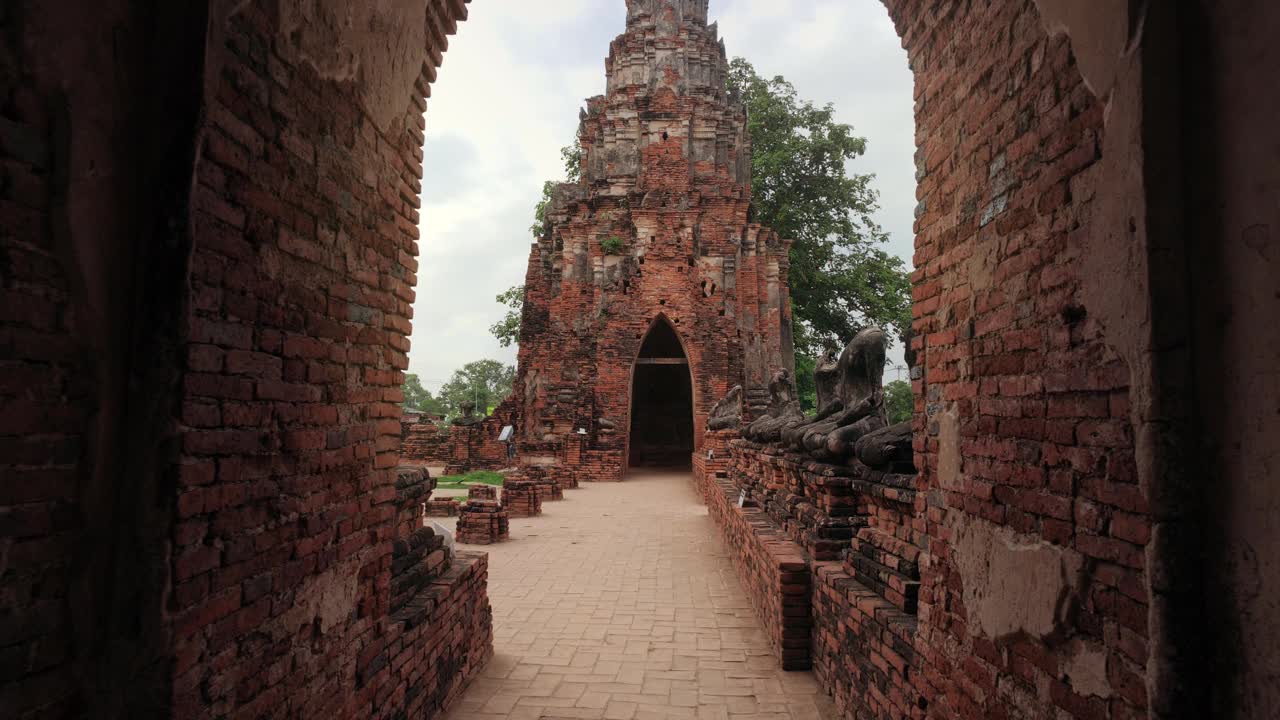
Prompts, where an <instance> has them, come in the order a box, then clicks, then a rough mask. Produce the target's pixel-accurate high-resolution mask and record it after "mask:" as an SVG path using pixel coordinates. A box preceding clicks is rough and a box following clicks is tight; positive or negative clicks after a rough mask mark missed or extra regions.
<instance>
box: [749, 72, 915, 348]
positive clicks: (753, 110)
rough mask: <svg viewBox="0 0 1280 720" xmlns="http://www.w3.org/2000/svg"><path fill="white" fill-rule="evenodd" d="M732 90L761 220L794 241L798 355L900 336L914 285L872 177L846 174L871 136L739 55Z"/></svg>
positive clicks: (908, 315)
mask: <svg viewBox="0 0 1280 720" xmlns="http://www.w3.org/2000/svg"><path fill="white" fill-rule="evenodd" d="M728 85H729V88H730V90H731V91H735V92H737V93H739V94H740V95H741V97H742V98H743V101H744V102H745V103H746V105H747V112H748V130H749V131H750V133H751V144H752V153H751V166H752V173H751V175H752V207H753V208H754V210H755V220H756V222H759V223H760V224H762V225H765V226H767V227H770V228H772V229H773V230H774V231H775V232H777V233H778V234H779V235H781V236H782V237H784V238H790V239H791V240H793V241H794V244H793V245H792V247H791V303H792V308H793V313H794V316H795V339H796V350H797V352H798V353H799V354H801V355H804V356H808V357H816V356H817V355H818V354H819V353H820V352H821V351H822V350H823V349H839V348H840V347H841V345H842V344H843V343H844V342H847V341H848V340H849V339H850V338H852V337H853V336H854V335H855V334H857V331H858V330H859V329H861V327H863V326H865V325H867V324H878V325H880V326H882V327H884V328H885V329H886V330H887V331H889V332H890V334H891V335H894V334H896V335H898V336H901V335H902V334H903V333H904V332H905V331H906V329H907V328H908V327H909V326H910V323H911V301H910V290H911V284H910V281H909V279H908V277H907V273H906V270H905V268H904V267H903V263H902V261H901V260H900V259H898V258H896V257H894V256H892V255H890V254H888V253H887V252H885V251H884V250H883V249H881V248H880V247H878V246H879V245H881V244H883V243H884V242H885V240H886V239H887V238H888V236H887V235H886V234H885V232H884V231H883V230H882V229H881V228H880V226H879V225H877V224H876V223H875V221H874V220H873V219H872V217H871V215H872V213H873V212H875V210H876V209H877V207H878V206H877V201H878V193H877V192H876V190H875V189H874V188H873V187H872V185H871V183H872V180H873V179H874V176H873V175H858V174H850V173H849V172H848V169H847V166H848V163H849V162H850V161H852V160H854V159H856V158H858V157H860V156H862V154H863V153H865V152H866V148H867V141H866V138H862V137H858V136H856V135H854V133H853V128H852V127H851V126H849V125H846V124H843V123H837V122H835V120H834V116H835V108H834V107H833V106H832V105H831V104H827V105H825V106H823V107H817V106H815V105H814V104H813V103H812V102H810V101H807V100H801V99H800V97H799V96H798V94H797V93H796V89H795V87H794V86H793V85H792V84H791V83H789V82H787V80H786V79H785V78H783V77H782V76H776V77H774V78H772V79H765V78H762V77H761V76H760V75H759V74H758V73H757V72H756V70H755V68H754V67H752V65H751V63H749V62H747V61H746V60H744V59H742V58H734V60H733V61H732V62H731V63H730V66H729V77H728Z"/></svg>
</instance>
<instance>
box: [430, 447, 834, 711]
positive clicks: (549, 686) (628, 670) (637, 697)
mask: <svg viewBox="0 0 1280 720" xmlns="http://www.w3.org/2000/svg"><path fill="white" fill-rule="evenodd" d="M565 498H566V499H565V500H564V501H562V502H554V503H547V504H546V505H545V506H544V508H543V509H544V512H543V515H542V516H541V517H536V518H528V519H512V521H511V541H510V542H508V543H504V544H502V545H493V546H489V547H488V548H484V549H485V550H486V551H487V552H488V553H489V597H490V598H491V601H492V603H493V610H494V635H495V655H494V658H493V660H492V661H490V663H489V665H488V667H487V668H486V669H485V670H484V672H483V673H482V675H481V677H479V678H478V679H477V680H476V681H475V682H474V683H473V684H472V685H471V687H470V688H468V690H467V692H466V693H465V694H464V696H463V697H462V699H461V701H460V702H459V704H458V706H457V707H455V709H454V710H453V712H452V713H451V714H450V715H449V716H448V717H449V719H450V720H469V719H471V718H475V719H477V720H483V719H485V718H510V719H512V720H515V719H519V720H560V719H561V718H605V719H607V720H628V719H630V718H635V719H636V720H644V719H648V718H654V719H657V718H699V719H702V720H710V719H712V718H717V719H724V720H728V719H730V718H732V719H733V720H766V719H768V720H791V719H795V720H801V719H804V720H817V719H821V718H828V717H832V713H831V710H830V706H829V704H828V702H827V699H826V698H825V696H823V695H822V694H821V691H820V690H819V688H818V685H817V682H816V681H815V680H814V678H813V675H812V674H811V673H808V672H783V671H782V670H780V669H778V665H777V662H776V661H775V660H774V658H773V656H772V654H771V653H770V651H769V647H768V644H767V641H766V639H765V636H764V634H763V632H762V631H761V629H760V626H759V623H758V622H757V621H756V618H755V615H754V614H753V612H752V610H751V605H750V602H749V601H748V600H747V597H746V595H745V594H744V593H743V590H742V587H741V585H739V583H738V578H737V576H736V575H735V574H734V570H733V566H732V565H731V564H730V562H729V559H728V557H727V556H726V552H725V548H724V545H723V543H722V542H721V541H720V538H719V535H718V534H717V532H716V529H715V526H714V525H713V524H712V521H711V519H710V518H709V517H708V516H707V511H706V508H705V507H704V506H703V505H702V503H701V501H700V500H699V499H698V498H697V497H696V496H695V495H694V493H693V490H692V488H691V486H690V482H689V474H688V473H687V472H683V473H645V474H639V475H632V476H630V477H629V478H628V479H627V481H626V482H624V483H621V484H612V483H606V484H588V485H585V486H584V487H582V488H580V489H577V490H571V491H569V492H566V493H565ZM476 549H478V548H476Z"/></svg>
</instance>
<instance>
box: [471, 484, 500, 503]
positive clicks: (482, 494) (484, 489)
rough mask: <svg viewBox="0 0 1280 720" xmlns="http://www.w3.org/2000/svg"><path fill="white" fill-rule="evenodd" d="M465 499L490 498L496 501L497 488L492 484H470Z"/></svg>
mask: <svg viewBox="0 0 1280 720" xmlns="http://www.w3.org/2000/svg"><path fill="white" fill-rule="evenodd" d="M467 499H469V500H492V501H493V502H497V501H498V488H496V487H494V486H492V485H472V486H471V487H470V488H468V489H467Z"/></svg>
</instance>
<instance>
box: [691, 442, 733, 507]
mask: <svg viewBox="0 0 1280 720" xmlns="http://www.w3.org/2000/svg"><path fill="white" fill-rule="evenodd" d="M738 437H739V433H738V431H737V430H735V429H728V430H704V431H703V433H702V445H701V447H699V449H697V450H695V451H694V453H693V478H692V480H693V484H694V487H695V488H696V489H697V491H698V494H699V495H701V496H702V499H703V501H704V502H706V501H707V493H708V492H711V490H712V489H713V488H714V487H715V484H716V480H717V479H719V478H724V477H727V476H728V470H729V443H731V442H732V441H734V440H736V439H737V438H738Z"/></svg>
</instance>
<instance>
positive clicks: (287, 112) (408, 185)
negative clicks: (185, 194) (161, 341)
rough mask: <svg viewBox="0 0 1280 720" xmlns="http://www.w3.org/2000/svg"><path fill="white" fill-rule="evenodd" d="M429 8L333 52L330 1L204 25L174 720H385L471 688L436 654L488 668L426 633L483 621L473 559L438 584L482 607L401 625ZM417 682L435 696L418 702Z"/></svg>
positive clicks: (432, 38)
mask: <svg viewBox="0 0 1280 720" xmlns="http://www.w3.org/2000/svg"><path fill="white" fill-rule="evenodd" d="M430 5H431V7H430V8H428V9H426V10H423V9H422V8H418V9H417V10H416V12H418V13H425V15H419V16H417V17H416V20H415V19H414V17H412V13H413V12H415V11H414V10H413V9H410V8H407V7H405V8H396V9H385V8H361V9H359V12H362V13H371V14H372V17H371V18H370V19H368V20H367V22H364V23H360V22H357V23H354V24H353V25H350V26H346V25H342V24H339V25H337V26H336V27H337V28H338V30H336V32H350V33H355V34H354V35H350V36H343V37H340V38H335V37H329V36H328V35H326V33H329V32H333V31H335V30H334V26H330V25H327V24H326V23H325V22H324V17H323V12H325V11H324V10H323V9H322V10H321V13H322V16H321V17H317V18H312V21H311V22H303V21H302V20H301V18H300V17H299V16H298V15H297V10H296V9H295V8H294V6H293V4H292V3H283V4H280V5H279V6H277V5H276V4H275V3H268V2H250V3H246V4H242V6H241V7H237V8H235V9H234V10H233V11H232V12H231V14H230V16H229V17H227V18H226V19H225V23H224V24H219V23H218V22H215V24H214V27H215V34H214V36H213V38H212V40H211V43H212V46H213V48H214V55H213V57H214V58H215V60H216V61H215V62H213V63H212V64H211V70H210V78H209V84H208V89H207V103H208V108H207V124H206V126H205V127H204V129H203V132H202V136H201V137H202V146H201V160H200V162H199V164H198V165H197V171H196V178H195V181H196V185H195V190H194V195H193V218H192V225H193V227H194V232H195V249H194V253H193V255H192V258H191V279H190V283H191V304H190V307H189V315H188V319H187V327H186V333H187V336H188V339H189V342H188V344H187V346H186V353H185V360H186V376H185V381H184V397H183V400H182V405H181V412H180V415H179V417H178V418H177V421H178V422H179V424H180V427H181V451H182V458H181V461H180V464H179V465H178V467H177V469H176V476H177V479H176V482H177V496H176V499H175V512H176V518H177V522H176V523H175V524H174V526H173V534H172V538H171V539H172V545H173V553H172V565H171V581H172V592H171V594H170V596H169V602H168V605H169V607H168V610H169V618H170V622H169V630H170V632H171V633H172V638H173V652H174V655H175V657H176V661H175V667H174V690H173V696H174V708H175V713H176V714H177V715H179V716H183V717H224V716H226V717H231V716H235V717H247V716H253V715H255V714H257V713H260V712H262V710H263V709H264V708H268V707H270V708H273V712H276V713H279V714H283V715H288V716H295V717H318V716H322V715H323V716H335V717H355V716H362V717H363V716H369V715H379V716H382V715H390V714H392V711H393V710H396V709H399V710H407V709H409V708H411V707H418V706H422V705H423V704H424V703H434V704H436V705H439V704H440V703H442V702H444V701H445V700H447V699H448V697H450V696H451V695H453V694H455V693H456V685H457V683H459V682H462V681H464V680H465V676H460V677H454V676H453V674H452V671H453V670H454V669H457V668H453V667H449V664H450V663H453V664H457V663H455V660H456V659H457V658H454V657H449V656H447V655H444V654H442V651H441V650H440V648H441V647H456V648H463V649H466V655H467V658H468V659H466V660H462V661H459V662H460V663H461V664H460V665H458V667H459V668H461V667H464V666H468V664H475V663H476V662H478V661H479V660H480V659H481V658H482V656H483V654H484V653H482V652H480V651H479V650H476V649H475V648H472V647H471V643H473V641H474V642H475V643H481V644H482V643H483V642H484V641H485V638H486V637H487V634H486V633H483V632H480V633H471V635H474V637H471V636H468V637H467V638H464V639H457V638H453V637H452V636H451V635H450V633H453V632H454V631H453V630H449V632H445V633H444V634H443V635H440V636H437V635H438V634H439V633H441V632H444V631H443V630H442V629H441V627H440V626H439V625H438V624H437V620H433V619H432V618H452V616H453V614H454V613H456V612H472V611H474V612H476V613H481V614H483V612H482V610H481V605H482V604H481V603H479V601H478V597H479V593H480V592H481V591H482V586H483V568H484V565H483V562H476V563H473V564H472V569H471V570H465V571H464V570H463V569H461V568H459V569H457V572H455V573H454V574H453V575H451V576H449V577H452V578H453V581H452V583H446V584H445V585H444V586H440V587H436V586H437V585H438V584H439V583H440V582H444V581H442V580H436V581H432V584H431V586H430V587H435V588H436V589H435V590H434V591H432V592H435V593H436V594H437V595H449V594H456V595H458V596H459V597H460V598H462V599H469V600H470V601H471V602H473V603H475V605H474V607H473V608H472V609H471V610H465V609H458V610H447V611H446V610H441V609H439V608H436V607H434V606H433V605H434V604H437V600H438V599H437V600H433V599H431V597H426V598H425V599H424V600H423V602H425V603H426V604H425V605H424V606H423V607H422V608H421V609H420V612H419V615H418V616H415V617H414V618H405V617H402V613H403V612H404V608H401V609H400V610H398V611H396V612H397V614H396V615H395V616H393V615H392V614H391V613H392V611H393V610H394V609H395V608H394V607H393V605H392V597H393V595H392V588H393V587H396V579H395V578H394V577H393V572H392V570H393V565H396V562H395V560H396V556H395V551H394V549H393V541H394V540H396V538H397V534H398V530H397V527H396V516H397V508H396V492H395V491H396V488H395V486H394V483H395V480H396V466H397V464H398V463H399V455H400V432H401V425H400V416H401V410H400V407H399V403H400V402H402V401H403V397H402V394H401V391H400V385H401V384H402V383H403V381H404V369H405V368H406V367H407V363H408V359H407V355H406V353H407V351H408V349H409V341H408V335H409V332H410V329H411V326H410V318H411V316H412V310H411V304H412V302H413V300H414V297H415V294H414V289H413V288H414V284H415V281H416V275H415V273H416V270H417V260H416V259H415V258H416V256H417V254H418V247H417V238H418V229H417V223H418V210H417V208H418V205H419V199H418V193H419V190H420V187H421V185H420V178H421V175H422V142H423V127H424V124H423V112H424V110H425V108H426V103H425V99H424V98H425V97H426V96H427V95H428V94H429V87H430V81H431V80H432V78H433V77H434V74H435V69H434V68H435V66H436V65H438V64H439V62H440V53H441V52H443V50H444V49H445V46H446V39H445V38H446V36H447V35H448V34H450V33H451V32H452V31H453V28H454V24H455V22H456V21H457V20H459V19H461V18H463V17H465V10H464V6H463V4H462V2H460V1H452V0H451V1H449V2H444V1H442V0H436V1H435V2H432V3H430ZM384 11H385V12H391V13H395V12H405V13H409V14H410V17H408V18H403V20H404V25H405V28H404V32H409V33H410V35H409V37H412V35H413V33H414V32H417V30H418V28H419V27H422V28H424V29H425V32H426V37H425V39H424V41H423V42H424V46H423V48H422V49H421V50H419V49H416V48H415V49H412V50H410V51H406V54H405V55H403V56H397V55H395V54H394V52H396V50H394V49H388V48H386V47H384V46H379V45H378V42H379V41H378V40H377V36H376V35H375V36H373V37H372V38H368V37H366V36H362V35H360V34H359V33H360V32H362V31H364V30H362V29H363V28H365V26H366V25H367V26H368V27H374V26H378V24H379V23H382V24H386V23H388V22H392V21H394V20H395V19H396V18H393V17H391V18H389V17H383V16H379V15H378V13H380V12H384ZM411 21H414V22H417V23H420V25H418V26H411ZM424 21H425V25H421V23H423V22H424ZM298 23H300V24H298ZM291 24H296V27H297V30H296V32H294V33H293V34H288V33H285V32H284V31H283V27H285V26H289V25H291ZM342 28H346V29H345V30H343V29H342ZM335 46H343V47H352V48H360V49H359V50H353V51H352V52H358V53H363V55H362V56H361V57H362V62H364V63H365V64H366V72H369V73H375V74H382V76H384V77H386V78H397V77H398V78H402V79H403V78H408V79H409V81H413V78H415V77H416V82H413V83H412V84H413V87H412V88H411V87H409V85H404V86H403V87H402V91H403V92H404V94H403V95H394V96H393V95H391V94H387V96H385V97H383V96H380V95H378V93H379V92H381V91H382V90H383V89H384V88H387V87H389V86H390V87H394V86H395V85H394V82H390V81H389V82H388V83H387V84H376V83H372V78H370V84H361V83H352V82H349V81H347V80H346V79H345V74H344V71H343V70H342V69H341V64H342V62H344V60H343V58H342V57H329V56H326V55H325V53H329V52H332V51H333V48H334V47H335ZM424 52H425V55H424V54H423V53H424ZM380 53H392V54H380ZM404 71H411V72H408V73H405V72H404ZM419 514H420V513H419ZM410 537H413V536H412V535H411V536H410ZM433 556H434V555H433V554H428V557H433ZM397 567H398V566H397ZM436 569H439V568H436ZM420 579H421V578H420ZM425 592H428V591H427V590H421V591H419V592H417V593H416V594H415V595H414V597H415V598H417V597H420V596H422V595H423V593H425ZM396 597H399V596H396ZM418 602H419V601H418V600H417V599H413V600H411V601H410V603H411V604H415V603H418ZM484 612H487V611H484ZM461 620H462V621H463V622H464V623H469V624H475V623H480V622H482V618H481V615H476V616H474V617H469V618H462V619H461ZM441 621H443V620H441ZM410 627H412V628H413V629H412V630H410ZM392 658H395V659H396V662H401V661H402V660H404V661H410V662H411V664H409V665H396V664H395V663H393V662H391V660H392ZM412 663H424V665H415V664H412ZM410 678H423V679H424V681H423V682H422V683H418V684H416V685H415V686H414V687H413V688H412V689H411V690H407V689H406V687H407V682H408V680H409V679H410ZM430 678H436V679H435V680H429V679H430ZM353 683H354V685H353ZM432 683H436V685H437V686H439V687H446V686H448V687H450V688H452V689H450V690H437V689H436V687H435V686H433V685H432Z"/></svg>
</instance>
